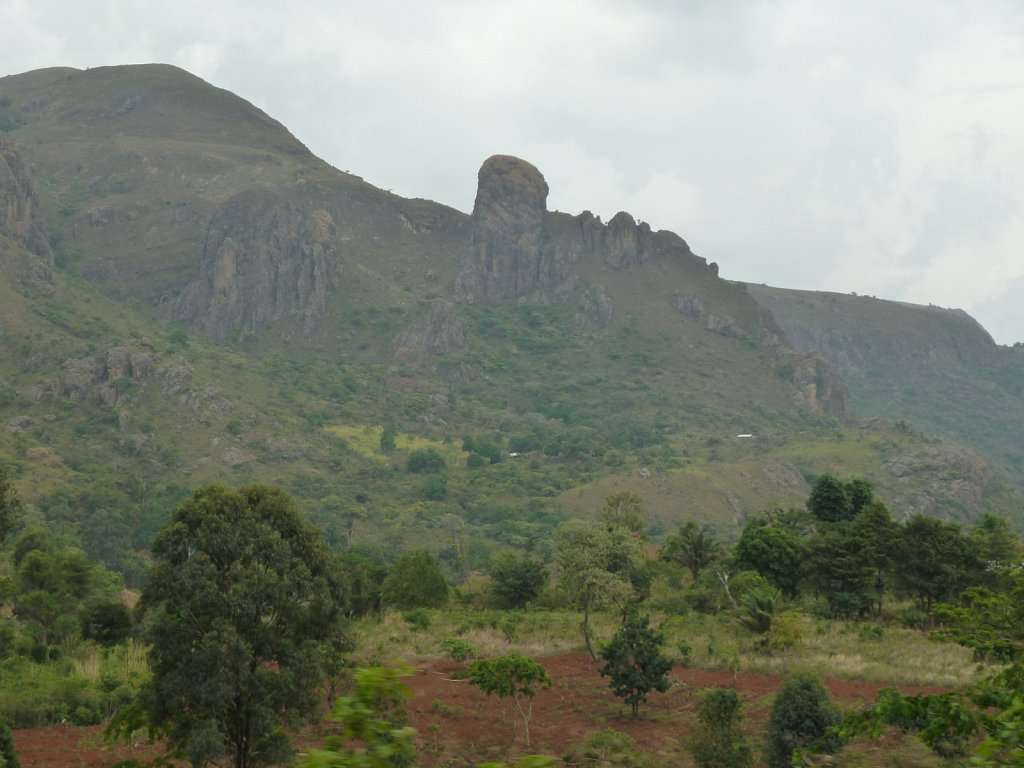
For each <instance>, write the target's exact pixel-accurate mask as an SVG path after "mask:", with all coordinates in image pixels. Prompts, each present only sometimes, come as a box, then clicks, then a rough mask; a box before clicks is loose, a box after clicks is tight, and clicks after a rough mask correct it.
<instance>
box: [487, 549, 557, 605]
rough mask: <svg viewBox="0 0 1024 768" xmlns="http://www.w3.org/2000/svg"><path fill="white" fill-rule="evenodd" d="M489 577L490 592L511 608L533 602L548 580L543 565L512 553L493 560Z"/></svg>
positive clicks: (527, 557)
mask: <svg viewBox="0 0 1024 768" xmlns="http://www.w3.org/2000/svg"><path fill="white" fill-rule="evenodd" d="M490 575H491V591H492V592H493V593H494V594H495V595H497V596H498V597H499V598H500V599H501V601H502V602H503V603H504V604H505V605H507V606H509V607H512V608H521V607H522V606H524V605H526V604H527V603H528V602H530V601H531V600H533V599H534V598H535V597H536V596H537V594H538V593H539V592H540V590H541V588H542V587H543V586H544V584H545V583H547V579H548V574H547V570H546V569H545V568H544V566H543V565H541V564H540V563H538V562H537V561H536V560H534V559H533V558H531V557H529V556H526V555H523V556H518V555H515V554H514V553H512V552H505V553H503V554H501V555H498V556H497V557H496V558H494V560H493V561H492V562H491V567H490Z"/></svg>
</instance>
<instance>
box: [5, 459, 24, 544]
mask: <svg viewBox="0 0 1024 768" xmlns="http://www.w3.org/2000/svg"><path fill="white" fill-rule="evenodd" d="M20 517H21V500H20V499H19V498H18V492H17V491H16V490H14V486H13V485H12V484H11V481H10V480H9V479H8V477H7V471H6V470H5V469H4V468H3V467H0V546H3V543H4V541H6V540H7V537H8V536H9V535H10V533H11V531H13V530H14V528H15V527H16V526H17V524H18V520H19V519H20Z"/></svg>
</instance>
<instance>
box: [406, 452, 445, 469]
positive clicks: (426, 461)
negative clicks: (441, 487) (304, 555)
mask: <svg viewBox="0 0 1024 768" xmlns="http://www.w3.org/2000/svg"><path fill="white" fill-rule="evenodd" d="M447 466H448V464H447V462H445V460H444V456H442V455H441V454H440V453H438V452H437V451H435V450H434V449H433V448H420V449H417V450H415V451H413V452H412V453H410V454H409V458H408V459H406V460H405V471H406V472H411V473H413V474H418V475H419V474H427V473H430V472H444V470H445V469H446V468H447Z"/></svg>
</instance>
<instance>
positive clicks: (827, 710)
mask: <svg viewBox="0 0 1024 768" xmlns="http://www.w3.org/2000/svg"><path fill="white" fill-rule="evenodd" d="M839 720H840V717H839V711H838V710H837V709H836V708H835V707H834V706H833V705H832V702H831V699H830V698H829V695H828V691H826V690H825V686H823V685H822V684H821V682H820V681H819V680H818V679H817V678H816V677H814V676H813V675H809V674H799V675H794V676H793V677H791V678H789V679H788V680H786V681H785V682H784V683H783V684H782V687H781V688H780V689H779V693H778V695H777V696H776V697H775V704H773V705H772V711H771V715H770V716H769V718H768V732H767V744H766V747H765V761H766V762H767V763H768V766H769V768H789V766H791V765H792V764H793V752H794V751H795V750H796V749H798V748H800V747H804V746H807V745H808V744H810V743H811V742H813V741H817V740H818V739H821V738H822V737H824V736H825V732H826V731H827V730H828V729H829V728H830V727H832V726H834V725H838V723H839ZM821 746H822V751H824V752H830V751H833V750H835V749H837V748H838V747H839V743H838V740H834V741H833V742H832V743H828V741H827V740H826V743H824V744H822V745H821Z"/></svg>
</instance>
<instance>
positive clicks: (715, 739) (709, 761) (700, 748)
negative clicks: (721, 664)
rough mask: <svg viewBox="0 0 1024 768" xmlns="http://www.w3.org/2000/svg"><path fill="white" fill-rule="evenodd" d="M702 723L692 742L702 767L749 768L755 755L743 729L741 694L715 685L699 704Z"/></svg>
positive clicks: (694, 752) (695, 755)
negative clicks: (741, 725) (744, 735)
mask: <svg viewBox="0 0 1024 768" xmlns="http://www.w3.org/2000/svg"><path fill="white" fill-rule="evenodd" d="M697 718H698V719H699V720H700V724H699V725H698V726H697V729H696V731H695V733H694V736H693V740H692V741H691V742H690V751H691V752H692V753H693V759H694V760H696V762H697V765H698V766H700V768H750V766H752V765H753V764H754V757H753V754H752V753H751V750H750V745H749V744H747V741H746V739H745V738H744V737H743V734H742V733H741V732H740V728H739V725H740V697H739V694H737V693H736V691H734V690H732V689H731V688H713V689H711V690H710V691H708V692H707V693H706V694H704V698H703V699H702V700H701V702H700V703H699V704H698V705H697Z"/></svg>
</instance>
